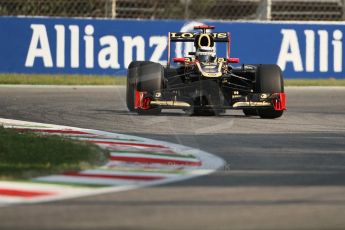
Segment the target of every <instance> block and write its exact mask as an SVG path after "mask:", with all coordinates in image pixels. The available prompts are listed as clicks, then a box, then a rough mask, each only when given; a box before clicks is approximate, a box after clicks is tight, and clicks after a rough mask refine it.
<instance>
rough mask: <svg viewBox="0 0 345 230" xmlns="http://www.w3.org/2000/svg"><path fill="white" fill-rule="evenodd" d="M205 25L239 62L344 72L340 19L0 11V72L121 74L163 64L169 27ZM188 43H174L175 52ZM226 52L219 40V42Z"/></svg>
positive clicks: (304, 73)
mask: <svg viewBox="0 0 345 230" xmlns="http://www.w3.org/2000/svg"><path fill="white" fill-rule="evenodd" d="M201 23H205V24H210V25H214V26H216V30H215V31H220V32H227V31H229V32H230V33H231V56H232V57H239V58H240V59H241V63H246V64H256V63H263V64H265V63H277V64H278V65H280V67H281V68H282V69H283V71H284V73H285V76H287V77H289V78H298V77H303V78H326V77H336V78H344V77H345V76H344V74H343V69H344V60H343V53H344V50H343V33H344V32H345V24H342V23H333V24H332V23H327V24H321V23H318V24H317V23H260V22H225V21H224V22H222V21H205V20H204V21H180V20H103V19H70V18H69V19H66V18H28V17H0V72H2V73H62V74H97V75H98V74H107V75H125V74H126V67H127V66H128V64H129V63H130V62H131V61H132V60H151V61H155V62H161V63H162V64H164V63H166V60H167V34H168V32H169V31H171V32H174V31H183V32H188V31H192V28H193V26H194V25H197V24H201ZM191 48H192V44H185V43H184V44H182V43H178V44H176V45H173V46H172V56H174V57H181V56H184V53H186V52H188V49H191ZM216 48H217V51H218V56H225V50H226V47H225V45H224V44H218V45H217V47H216Z"/></svg>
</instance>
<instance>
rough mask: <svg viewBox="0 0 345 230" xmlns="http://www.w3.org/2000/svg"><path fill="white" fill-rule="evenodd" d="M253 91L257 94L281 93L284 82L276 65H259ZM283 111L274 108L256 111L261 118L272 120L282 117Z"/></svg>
mask: <svg viewBox="0 0 345 230" xmlns="http://www.w3.org/2000/svg"><path fill="white" fill-rule="evenodd" d="M255 91H256V92H257V93H270V94H272V93H283V92H284V80H283V75H282V71H281V69H280V67H279V66H278V65H260V66H258V69H257V74H256V82H255ZM283 112H284V111H283V110H275V109H274V108H262V109H260V108H259V109H257V113H258V115H259V116H260V117H261V118H265V119H274V118H278V117H281V116H282V115H283Z"/></svg>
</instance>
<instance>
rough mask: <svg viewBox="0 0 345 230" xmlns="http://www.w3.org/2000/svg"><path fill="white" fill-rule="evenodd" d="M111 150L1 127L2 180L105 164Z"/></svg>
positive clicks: (0, 172) (57, 137) (0, 176)
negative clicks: (105, 150)
mask: <svg viewBox="0 0 345 230" xmlns="http://www.w3.org/2000/svg"><path fill="white" fill-rule="evenodd" d="M107 159H108V153H107V152H104V151H103V150H101V149H99V148H98V147H96V146H95V145H92V144H88V143H85V142H80V141H72V140H70V139H65V138H63V137H60V136H44V135H38V134H34V133H30V132H18V131H16V130H11V129H4V128H2V127H0V179H27V178H32V177H36V176H41V175H48V174H53V173H62V172H65V171H69V170H82V169H87V168H92V167H94V166H98V165H100V164H102V163H104V162H105V161H106V160H107Z"/></svg>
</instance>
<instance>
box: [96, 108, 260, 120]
mask: <svg viewBox="0 0 345 230" xmlns="http://www.w3.org/2000/svg"><path fill="white" fill-rule="evenodd" d="M93 111H96V112H101V113H109V114H110V113H111V114H116V115H120V116H138V117H141V116H145V117H146V116H156V117H215V118H216V117H219V118H222V117H227V118H244V119H256V118H259V117H257V116H245V115H241V114H228V113H225V114H219V115H189V114H187V113H184V112H174V111H169V112H166V111H164V112H162V113H161V114H159V115H139V114H137V113H136V112H130V111H128V110H119V109H95V110H93Z"/></svg>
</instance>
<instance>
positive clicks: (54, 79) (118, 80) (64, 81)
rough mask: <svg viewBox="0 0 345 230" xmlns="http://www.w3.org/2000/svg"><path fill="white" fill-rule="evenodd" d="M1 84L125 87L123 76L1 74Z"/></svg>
mask: <svg viewBox="0 0 345 230" xmlns="http://www.w3.org/2000/svg"><path fill="white" fill-rule="evenodd" d="M0 84H14V85H125V84H126V78H125V77H123V76H122V77H121V76H116V77H115V76H94V75H43V74H0Z"/></svg>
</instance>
